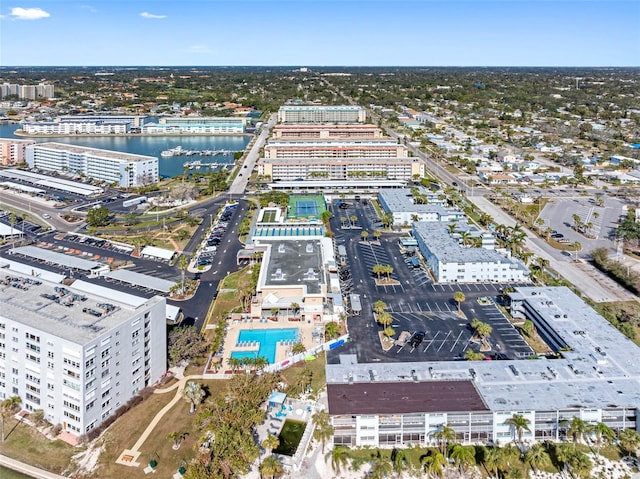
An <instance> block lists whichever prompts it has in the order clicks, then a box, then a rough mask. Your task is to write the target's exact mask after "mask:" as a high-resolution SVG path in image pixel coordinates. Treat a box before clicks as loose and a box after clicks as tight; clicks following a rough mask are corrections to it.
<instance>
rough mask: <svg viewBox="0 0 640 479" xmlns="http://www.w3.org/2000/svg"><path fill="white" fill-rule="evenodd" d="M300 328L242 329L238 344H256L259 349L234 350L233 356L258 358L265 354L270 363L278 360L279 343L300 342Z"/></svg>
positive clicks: (237, 357)
mask: <svg viewBox="0 0 640 479" xmlns="http://www.w3.org/2000/svg"><path fill="white" fill-rule="evenodd" d="M298 337H299V331H298V328H280V329H241V330H240V335H239V336H238V342H237V344H236V346H247V345H250V344H256V345H257V346H258V350H257V351H232V352H231V357H232V358H236V359H244V358H256V357H260V356H263V357H265V358H266V359H267V361H268V362H269V364H273V363H275V362H276V346H277V344H278V343H289V344H294V343H297V342H298Z"/></svg>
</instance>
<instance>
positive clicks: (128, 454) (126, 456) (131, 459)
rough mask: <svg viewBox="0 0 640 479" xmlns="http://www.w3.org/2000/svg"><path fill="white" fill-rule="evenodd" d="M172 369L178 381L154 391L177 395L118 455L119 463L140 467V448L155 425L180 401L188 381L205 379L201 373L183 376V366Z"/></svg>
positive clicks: (155, 392)
mask: <svg viewBox="0 0 640 479" xmlns="http://www.w3.org/2000/svg"><path fill="white" fill-rule="evenodd" d="M172 371H173V372H174V374H175V377H176V378H177V379H178V382H177V383H175V384H172V385H171V386H169V387H168V388H164V389H156V390H155V391H153V393H154V394H165V393H169V392H171V391H176V394H175V396H174V397H173V399H172V400H171V401H170V402H169V403H168V404H167V405H166V406H165V407H163V408H162V409H161V410H160V411H158V413H157V414H156V415H155V416H154V418H153V419H152V420H151V422H150V423H149V425H148V426H147V428H146V429H145V430H144V432H143V433H142V434H141V435H140V437H139V438H138V440H137V441H136V443H135V444H134V445H133V447H132V448H131V449H125V450H124V451H122V453H121V454H120V455H119V456H118V459H116V463H117V464H121V465H123V466H130V467H140V465H141V464H140V463H139V462H138V458H139V457H140V454H142V452H141V451H140V448H141V447H142V445H143V444H144V442H145V441H146V440H147V438H148V437H149V436H150V435H151V433H152V432H153V430H154V429H155V427H156V426H157V425H158V423H159V422H160V421H161V420H162V418H163V417H164V415H165V414H166V413H167V412H169V411H170V410H171V408H172V407H173V406H175V405H176V404H177V403H178V401H180V400H181V399H182V391H183V390H184V387H185V385H186V384H187V382H188V381H191V380H194V379H204V377H203V376H202V375H199V374H195V375H192V376H183V371H184V370H183V369H181V368H180V369H178V368H176V369H174V370H172Z"/></svg>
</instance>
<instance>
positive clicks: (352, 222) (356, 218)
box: [349, 215, 358, 226]
mask: <svg viewBox="0 0 640 479" xmlns="http://www.w3.org/2000/svg"><path fill="white" fill-rule="evenodd" d="M349 220H350V221H351V226H354V225H355V224H356V221H358V217H357V216H356V215H351V216H349Z"/></svg>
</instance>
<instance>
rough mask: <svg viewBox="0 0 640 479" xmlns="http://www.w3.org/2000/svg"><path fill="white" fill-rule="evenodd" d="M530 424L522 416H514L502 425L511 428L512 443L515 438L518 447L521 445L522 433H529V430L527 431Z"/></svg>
mask: <svg viewBox="0 0 640 479" xmlns="http://www.w3.org/2000/svg"><path fill="white" fill-rule="evenodd" d="M530 422H531V421H529V419H527V418H526V417H524V416H523V415H521V414H514V415H513V416H511V417H510V418H509V419H507V420H506V421H505V422H504V423H505V424H507V425H509V426H511V428H512V429H513V440H514V442H515V441H516V438H517V442H518V443H519V444H520V445H522V433H523V432H524V431H527V432H531V429H529V423H530Z"/></svg>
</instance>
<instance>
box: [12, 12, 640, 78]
mask: <svg viewBox="0 0 640 479" xmlns="http://www.w3.org/2000/svg"><path fill="white" fill-rule="evenodd" d="M46 65H50V66H65V65H69V66H102V65H114V66H115V65H121V66H133V65H141V66H142V65H145V66H146V65H148V66H153V65H163V66H190V65H202V66H224V65H268V66H337V65H342V66H391V65H393V66H587V67H590V66H640V0H620V1H618V0H604V1H601V0H565V1H556V0H498V1H486V0H472V1H462V0H446V1H443V0H440V1H438V0H95V1H90V0H34V1H26V0H2V1H1V2H0V66H46Z"/></svg>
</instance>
